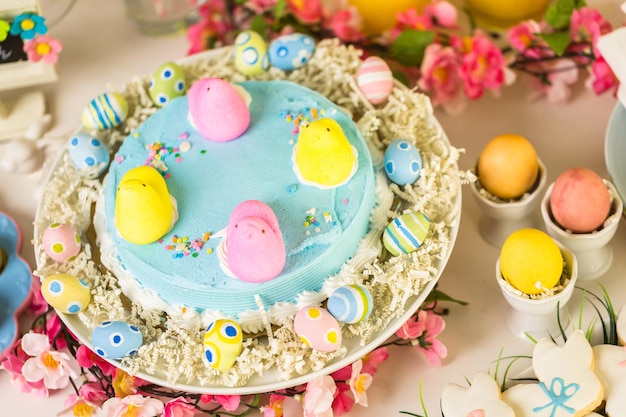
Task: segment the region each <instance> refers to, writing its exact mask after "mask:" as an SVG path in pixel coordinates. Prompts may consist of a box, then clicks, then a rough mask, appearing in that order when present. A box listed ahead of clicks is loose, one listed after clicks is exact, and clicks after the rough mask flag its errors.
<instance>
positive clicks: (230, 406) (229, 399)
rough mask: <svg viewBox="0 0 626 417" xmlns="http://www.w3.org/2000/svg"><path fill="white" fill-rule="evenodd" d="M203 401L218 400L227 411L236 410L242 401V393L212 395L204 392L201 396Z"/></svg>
mask: <svg viewBox="0 0 626 417" xmlns="http://www.w3.org/2000/svg"><path fill="white" fill-rule="evenodd" d="M200 401H202V402H203V403H210V402H217V403H218V404H219V405H221V406H222V408H223V409H224V410H226V411H235V410H236V409H237V408H239V404H240V402H241V396H240V395H211V394H204V395H201V396H200Z"/></svg>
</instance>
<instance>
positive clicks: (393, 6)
mask: <svg viewBox="0 0 626 417" xmlns="http://www.w3.org/2000/svg"><path fill="white" fill-rule="evenodd" d="M349 2H350V4H351V5H352V6H354V7H355V8H356V9H357V10H358V11H359V14H360V15H361V18H362V19H363V32H365V33H366V34H368V35H374V34H379V33H382V32H384V31H386V30H389V29H391V28H393V27H394V26H395V24H396V22H397V21H396V15H397V14H398V13H400V12H404V11H406V10H407V9H410V8H414V9H416V10H417V11H420V10H421V9H422V7H424V5H425V4H427V3H428V0H394V1H392V2H387V3H385V4H383V3H381V2H379V1H376V0H350V1H349Z"/></svg>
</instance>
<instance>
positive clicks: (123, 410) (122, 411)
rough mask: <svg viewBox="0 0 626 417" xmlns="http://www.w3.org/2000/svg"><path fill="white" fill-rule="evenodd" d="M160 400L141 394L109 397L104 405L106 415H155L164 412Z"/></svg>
mask: <svg viewBox="0 0 626 417" xmlns="http://www.w3.org/2000/svg"><path fill="white" fill-rule="evenodd" d="M163 409H164V406H163V403H162V402H161V401H160V400H157V399H156V398H151V397H144V396H142V395H140V394H134V395H128V396H126V397H124V398H119V397H113V398H109V399H108V400H107V401H106V402H105V403H104V405H103V406H102V411H103V414H104V415H105V416H106V417H130V416H132V417H155V416H156V415H158V414H161V413H162V412H163Z"/></svg>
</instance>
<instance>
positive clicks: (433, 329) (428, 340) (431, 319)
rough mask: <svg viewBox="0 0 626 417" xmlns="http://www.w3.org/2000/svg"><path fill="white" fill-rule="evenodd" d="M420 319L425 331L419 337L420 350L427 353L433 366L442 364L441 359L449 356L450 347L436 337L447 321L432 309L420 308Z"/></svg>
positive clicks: (427, 357)
mask: <svg viewBox="0 0 626 417" xmlns="http://www.w3.org/2000/svg"><path fill="white" fill-rule="evenodd" d="M418 321H421V322H423V323H424V332H423V333H422V335H421V336H420V337H419V338H418V339H417V341H418V342H419V344H418V348H419V350H421V351H422V352H423V353H424V355H426V359H427V360H428V362H429V363H430V364H431V365H432V366H441V359H443V358H445V357H446V356H448V349H446V347H445V346H444V344H443V343H441V341H439V340H437V339H436V337H437V336H439V334H440V333H441V332H442V331H443V329H444V328H445V327H446V322H445V321H444V320H443V318H442V317H441V316H440V315H438V314H436V313H434V312H432V311H430V310H427V311H424V310H420V311H419V312H418Z"/></svg>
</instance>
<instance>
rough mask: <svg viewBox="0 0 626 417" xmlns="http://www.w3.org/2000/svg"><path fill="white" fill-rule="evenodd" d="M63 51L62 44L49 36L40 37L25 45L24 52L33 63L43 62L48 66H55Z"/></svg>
mask: <svg viewBox="0 0 626 417" xmlns="http://www.w3.org/2000/svg"><path fill="white" fill-rule="evenodd" d="M62 50H63V45H61V42H59V41H58V40H56V39H54V38H52V37H50V36H48V35H38V36H36V37H35V38H34V39H33V40H31V41H28V42H25V43H24V52H26V55H27V56H28V60H29V61H32V62H39V61H41V60H43V61H44V62H46V63H48V64H55V63H56V62H57V60H58V55H59V52H61V51H62Z"/></svg>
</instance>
